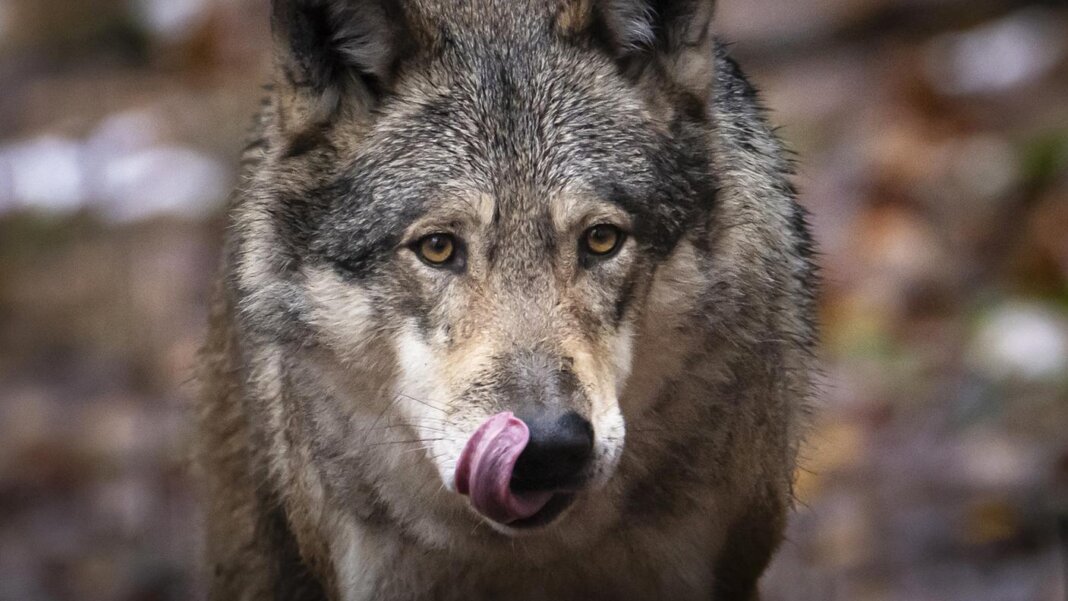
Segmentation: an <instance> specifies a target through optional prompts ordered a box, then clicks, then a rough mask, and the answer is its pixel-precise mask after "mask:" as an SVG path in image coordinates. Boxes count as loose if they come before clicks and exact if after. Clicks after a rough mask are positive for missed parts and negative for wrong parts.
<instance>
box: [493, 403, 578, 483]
mask: <svg viewBox="0 0 1068 601" xmlns="http://www.w3.org/2000/svg"><path fill="white" fill-rule="evenodd" d="M523 421H524V422H525V423H526V424H527V427H528V428H529V430H530V440H529V441H528V442H527V446H526V448H525V449H523V452H522V453H521V454H520V455H519V460H518V461H516V464H515V469H514V470H513V472H512V483H511V487H512V490H514V491H517V492H536V491H561V490H574V489H576V488H578V487H579V486H581V485H582V481H583V479H584V478H583V476H584V474H585V472H586V466H587V465H588V464H589V462H590V459H592V458H593V425H592V424H590V422H589V421H588V420H586V418H584V417H582V416H581V415H579V414H578V413H575V412H574V411H570V412H568V413H565V414H563V415H558V414H557V415H542V416H539V417H536V418H531V419H526V420H523Z"/></svg>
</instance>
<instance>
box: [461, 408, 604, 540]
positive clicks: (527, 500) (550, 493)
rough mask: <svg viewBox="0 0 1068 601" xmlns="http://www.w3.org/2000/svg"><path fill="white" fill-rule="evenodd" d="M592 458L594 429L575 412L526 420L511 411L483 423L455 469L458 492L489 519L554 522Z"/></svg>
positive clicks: (514, 523)
mask: <svg viewBox="0 0 1068 601" xmlns="http://www.w3.org/2000/svg"><path fill="white" fill-rule="evenodd" d="M592 456H593V427H592V426H591V425H590V423H589V422H588V421H587V420H586V419H584V418H583V417H581V416H580V415H578V414H576V413H567V414H564V415H562V416H557V417H551V418H550V417H540V418H537V419H531V420H529V425H528V423H527V422H525V421H523V420H521V419H519V418H517V417H515V415H513V414H512V413H510V412H504V413H499V414H497V415H495V416H493V417H491V418H489V419H488V420H486V421H485V422H484V423H483V424H482V425H481V426H479V428H478V430H476V431H475V433H474V434H473V435H472V436H471V438H470V440H468V441H467V444H466V445H465V446H464V449H463V452H461V453H460V459H459V461H458V462H457V465H456V474H455V481H456V491H457V492H459V493H460V494H462V495H467V496H468V497H470V500H471V505H472V506H473V507H474V508H475V509H476V510H477V511H478V512H479V513H481V514H482V515H484V516H486V517H488V518H490V519H491V520H493V521H495V522H498V523H501V524H509V525H512V526H517V527H522V526H530V525H538V524H542V523H545V522H548V521H550V520H552V519H553V518H554V517H556V516H557V515H559V513H560V512H561V511H563V510H564V509H565V508H566V507H567V505H568V504H569V503H570V500H571V497H572V495H571V494H570V492H572V491H574V490H575V489H576V488H577V487H578V486H579V485H580V484H581V483H582V479H583V478H582V474H583V473H584V472H585V468H586V465H587V464H588V463H589V461H590V459H591V457H592Z"/></svg>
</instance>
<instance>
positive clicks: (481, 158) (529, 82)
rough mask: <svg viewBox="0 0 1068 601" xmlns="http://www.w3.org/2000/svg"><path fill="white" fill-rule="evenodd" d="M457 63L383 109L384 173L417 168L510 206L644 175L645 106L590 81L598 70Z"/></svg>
mask: <svg viewBox="0 0 1068 601" xmlns="http://www.w3.org/2000/svg"><path fill="white" fill-rule="evenodd" d="M565 58H566V57H565ZM558 63H562V64H558ZM463 65H464V69H463V70H459V71H453V72H450V73H449V74H447V75H441V74H440V73H427V74H424V75H423V76H422V77H421V78H416V79H415V81H414V82H412V83H411V84H410V85H409V86H407V88H406V89H404V90H402V91H401V93H400V94H398V96H397V99H396V101H395V103H394V104H393V105H392V106H391V107H390V109H391V110H390V111H389V116H388V117H387V118H386V119H385V120H384V121H383V122H382V123H381V124H380V127H379V128H378V131H377V132H376V134H377V135H376V138H378V140H379V141H380V144H376V145H375V147H374V148H372V149H371V151H372V152H374V153H376V154H379V155H381V153H382V148H381V146H386V147H390V148H392V149H393V152H392V153H390V154H392V155H393V156H394V157H396V159H397V160H395V161H392V162H391V163H390V164H389V165H385V167H386V168H388V169H389V171H390V172H392V173H393V174H394V175H395V176H397V177H404V176H406V174H410V173H412V172H413V171H418V172H420V173H421V174H422V177H423V178H429V179H433V180H436V181H435V183H436V185H439V186H440V185H456V184H457V183H458V182H466V185H468V186H470V187H471V188H472V192H473V193H479V194H483V195H488V196H491V197H493V198H496V199H497V200H498V202H501V203H505V204H508V203H515V202H520V201H523V200H524V199H530V198H545V197H546V196H549V195H552V194H554V193H556V192H558V191H559V190H561V189H564V188H565V187H568V186H574V185H576V184H586V185H590V186H592V185H595V184H596V180H599V179H603V180H605V181H612V182H619V181H620V180H636V179H640V178H642V177H643V176H646V175H647V172H648V171H649V156H650V148H651V146H652V140H651V137H652V136H651V132H650V131H649V128H648V127H647V125H646V115H645V112H644V108H643V107H642V106H641V105H640V104H639V103H638V102H637V101H635V100H633V99H632V98H631V96H632V94H629V93H628V91H627V90H624V89H622V88H621V87H618V86H617V84H615V83H614V82H613V83H610V84H605V83H601V84H598V83H597V82H595V81H593V80H595V79H596V78H597V77H598V76H602V78H603V75H602V74H600V73H599V72H598V69H597V67H598V66H597V65H594V66H593V67H591V66H590V65H582V66H576V67H574V68H569V67H570V66H569V65H568V64H567V61H566V60H565V59H560V58H559V57H558V58H557V59H555V60H548V59H538V58H537V57H531V56H527V57H525V58H523V59H521V60H514V59H513V57H511V56H495V55H485V56H484V55H476V56H473V57H469V58H468V59H465V60H464V61H463ZM547 65H548V66H547ZM452 67H454V66H453V65H451V64H450V63H449V62H445V63H444V64H439V65H436V66H435V67H434V68H435V69H437V70H442V69H451V68H452ZM516 208H519V207H516Z"/></svg>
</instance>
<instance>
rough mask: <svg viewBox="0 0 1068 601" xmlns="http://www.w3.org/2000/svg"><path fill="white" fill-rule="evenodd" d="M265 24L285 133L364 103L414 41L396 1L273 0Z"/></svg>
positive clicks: (385, 82)
mask: <svg viewBox="0 0 1068 601" xmlns="http://www.w3.org/2000/svg"><path fill="white" fill-rule="evenodd" d="M271 29H272V31H273V34H274V38H275V48H276V60H275V63H276V69H277V72H278V74H277V77H276V85H279V86H283V87H284V88H285V89H284V92H285V93H284V94H283V95H282V96H283V97H284V98H285V99H286V104H287V106H286V107H285V111H286V113H287V114H286V115H285V116H286V117H287V119H288V121H290V122H289V123H287V124H286V129H287V130H291V132H296V131H299V130H300V129H301V128H308V127H313V126H315V125H317V124H321V123H323V122H325V121H328V120H329V119H330V118H331V117H332V116H333V114H334V113H335V112H336V111H337V110H338V109H339V107H340V106H341V105H342V103H343V102H355V103H357V104H359V105H363V108H370V106H372V105H373V104H374V103H375V102H376V101H377V99H378V97H379V96H381V94H383V93H384V91H385V90H386V89H388V87H389V85H390V83H391V79H392V78H393V77H394V75H395V74H396V71H397V68H398V65H399V63H400V61H401V60H402V59H403V58H404V57H405V56H406V55H407V54H409V53H411V51H412V46H413V45H414V44H415V41H416V36H415V35H414V32H413V31H412V30H411V28H410V26H409V24H408V22H407V19H406V15H405V14H404V11H403V8H402V3H400V2H396V1H395V0H271Z"/></svg>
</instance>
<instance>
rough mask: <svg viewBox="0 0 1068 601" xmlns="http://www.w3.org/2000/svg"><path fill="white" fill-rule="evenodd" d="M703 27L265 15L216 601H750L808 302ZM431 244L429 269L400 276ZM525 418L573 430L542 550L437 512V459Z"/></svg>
mask: <svg viewBox="0 0 1068 601" xmlns="http://www.w3.org/2000/svg"><path fill="white" fill-rule="evenodd" d="M368 7H369V8H368ZM711 12H712V2H711V1H703V2H701V1H696V0H693V1H689V0H661V1H656V2H653V1H652V0H650V2H649V3H644V2H641V1H639V0H627V1H622V0H603V1H601V2H598V1H596V0H482V1H480V2H476V1H474V0H471V1H463V0H452V1H446V0H408V1H407V2H402V3H388V2H383V3H379V2H370V1H368V2H364V1H363V0H361V1H360V2H352V3H347V2H342V1H341V0H285V1H282V0H279V1H278V2H276V3H275V11H274V15H275V30H276V32H278V37H279V40H278V41H279V47H280V50H279V63H278V64H279V69H278V77H277V81H276V83H275V86H274V88H273V92H272V96H271V100H270V102H269V103H268V105H267V107H266V109H265V110H264V112H263V113H262V115H261V116H260V119H259V128H258V131H259V139H258V140H257V142H256V143H255V144H253V145H252V146H250V151H249V157H247V164H248V169H247V171H246V174H245V180H244V182H243V183H242V185H241V187H240V192H239V193H238V194H236V195H235V197H234V200H233V203H232V206H231V208H230V219H231V229H230V236H229V239H228V241H227V258H226V265H225V267H224V272H223V277H222V279H221V282H220V286H219V292H218V295H217V299H216V304H215V311H214V313H213V318H212V334H211V337H210V339H209V341H208V344H207V345H206V348H205V352H204V362H203V376H204V380H205V391H204V395H203V397H202V403H201V437H200V441H201V460H202V464H203V466H204V471H205V475H206V493H207V496H208V501H209V505H208V549H207V561H208V565H209V569H210V570H211V575H212V593H211V594H212V598H213V599H219V600H222V599H226V600H230V599H265V598H274V599H287V600H296V599H301V600H311V599H383V600H387V601H388V600H403V599H497V598H509V599H649V598H678V599H710V598H714V599H717V600H719V601H728V600H735V599H739V600H742V599H754V598H756V588H755V587H756V581H757V578H759V575H760V573H761V572H762V571H763V569H764V567H765V566H766V564H767V562H768V560H769V558H770V556H771V553H772V552H773V551H774V549H775V547H776V546H777V545H778V542H779V540H780V538H781V533H782V528H783V526H784V523H785V519H786V517H785V516H786V512H787V511H788V508H789V506H790V499H791V486H792V482H793V472H794V468H795V457H796V453H797V445H798V441H799V438H800V434H801V430H802V425H803V421H804V415H805V413H806V407H807V400H808V398H809V397H810V395H811V372H812V370H813V369H814V359H813V347H814V344H815V336H816V334H815V326H814V314H815V308H814V301H813V295H814V293H815V289H816V281H815V276H814V273H813V266H812V263H811V259H810V254H811V242H810V240H809V237H808V233H807V230H806V226H805V224H804V213H803V211H802V209H801V208H800V207H799V206H798V205H797V204H796V202H795V200H794V192H793V189H792V187H791V185H790V183H789V181H788V175H789V171H790V165H789V163H788V161H787V160H786V159H785V158H784V153H783V151H782V148H781V146H780V144H779V143H778V141H777V140H776V139H775V137H774V136H773V134H772V133H771V131H770V130H769V128H768V126H767V125H766V123H765V121H764V118H763V115H762V111H761V109H760V108H759V106H758V104H757V101H756V97H755V94H754V92H753V90H752V89H751V88H750V87H749V85H748V84H747V83H746V81H745V79H744V77H743V76H742V74H741V72H740V71H739V70H738V69H737V67H736V65H734V63H733V62H731V60H730V59H729V58H727V56H726V54H725V52H724V51H723V49H722V48H721V47H719V46H716V45H715V44H714V42H713V41H712V38H711V37H709V36H708V35H707V29H708V19H710V17H711ZM323 15H326V20H325V21H316V19H318V18H320V17H323ZM294 19H297V20H298V21H299V20H300V19H305V20H306V21H305V22H304V25H299V24H298V25H294V21H293V20H294ZM309 19H310V20H309ZM636 20H637V21H636ZM308 23H311V24H313V25H315V26H312V27H306V26H305V25H307V24H308ZM324 24H325V25H324ZM371 24H373V25H375V26H376V27H378V29H376V28H375V27H371ZM646 25H648V27H646ZM321 26H325V27H326V29H325V30H324V29H323V28H322V27H321ZM383 27H384V28H385V30H388V31H391V32H405V35H404V36H396V35H394V36H389V37H375V32H377V31H382V30H383V29H381V28H383ZM606 31H607V32H609V33H610V34H609V35H607V36H606V35H605V32H606ZM613 31H616V32H621V31H625V32H629V33H625V34H624V35H622V36H620V35H616V34H611V32H613ZM309 32H311V33H312V34H314V35H313V37H312V38H307V37H303V38H302V37H301V36H307V35H309ZM635 32H637V33H635ZM650 35H651V36H652V37H649V36H650ZM317 36H318V37H317ZM321 36H325V38H321ZM621 40H629V41H625V42H623V45H620V43H621V42H620V41H621ZM324 98H327V99H328V100H327V101H324ZM602 222H608V223H613V224H617V225H619V226H620V227H621V228H622V229H624V230H625V231H628V232H629V237H628V239H627V241H626V242H625V245H624V246H623V248H622V250H620V251H619V253H618V255H616V256H614V257H612V258H610V259H603V260H601V259H597V258H594V257H589V256H586V255H584V254H583V251H582V250H581V247H580V246H579V245H578V243H577V240H578V239H579V237H580V236H581V233H582V231H583V229H584V228H585V227H587V226H590V225H595V224H598V223H602ZM439 231H448V232H449V233H453V234H455V235H456V236H457V239H458V240H461V241H462V246H463V248H462V251H463V253H464V254H463V257H462V259H463V260H462V261H459V260H458V261H457V262H455V263H453V264H450V266H449V268H444V269H435V268H431V267H429V266H427V265H425V264H423V263H422V262H420V261H419V260H418V259H417V258H416V257H415V253H414V251H413V246H412V245H413V241H414V240H416V239H418V236H420V235H422V234H426V233H436V232H439ZM545 405H553V406H561V407H566V408H568V409H570V410H573V411H577V412H579V413H581V414H582V415H584V416H586V417H587V418H588V419H590V421H592V422H593V423H594V429H595V435H596V436H597V444H596V448H595V454H596V460H595V462H594V463H593V464H592V465H591V467H590V473H589V474H588V479H589V485H588V488H587V489H586V490H584V491H583V492H580V493H579V494H578V495H577V497H576V501H575V503H574V505H573V506H572V507H571V508H570V509H569V510H568V511H567V512H566V513H564V515H563V516H561V517H560V518H559V519H558V520H556V521H555V522H553V523H551V524H549V525H547V526H545V527H543V528H540V529H536V530H530V531H512V530H509V529H508V528H504V527H499V526H494V525H491V524H487V523H486V522H485V521H483V520H482V519H481V518H480V517H479V516H477V515H476V514H475V513H474V512H473V511H471V510H470V509H469V508H468V506H467V503H466V500H465V499H464V498H463V497H461V496H460V495H458V494H456V493H455V492H453V489H452V488H451V487H452V483H451V481H450V474H451V473H452V471H451V470H452V469H453V468H454V465H455V460H456V455H457V454H458V449H459V448H460V447H462V443H463V441H464V440H466V437H467V436H469V435H470V434H471V433H472V432H473V431H474V430H475V428H477V426H478V424H479V423H481V422H482V421H483V420H484V419H486V418H487V417H488V416H489V415H493V414H494V413H496V412H498V411H502V410H511V411H514V412H516V413H518V414H522V413H523V412H524V411H529V410H532V408H535V407H539V406H545Z"/></svg>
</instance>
